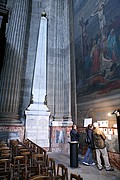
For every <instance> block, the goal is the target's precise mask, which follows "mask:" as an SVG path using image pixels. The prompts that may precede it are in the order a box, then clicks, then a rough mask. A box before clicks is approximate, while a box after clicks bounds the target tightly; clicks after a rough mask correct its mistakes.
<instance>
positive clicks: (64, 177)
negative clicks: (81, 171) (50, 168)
mask: <svg viewBox="0 0 120 180" xmlns="http://www.w3.org/2000/svg"><path fill="white" fill-rule="evenodd" d="M53 179H54V180H68V169H67V168H66V167H65V166H64V165H63V164H58V165H57V174H56V176H53Z"/></svg>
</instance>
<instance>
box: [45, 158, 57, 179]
mask: <svg viewBox="0 0 120 180" xmlns="http://www.w3.org/2000/svg"><path fill="white" fill-rule="evenodd" d="M47 173H48V174H49V175H52V176H56V166H55V160H54V159H53V158H48V163H47Z"/></svg>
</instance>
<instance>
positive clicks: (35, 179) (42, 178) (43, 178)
mask: <svg viewBox="0 0 120 180" xmlns="http://www.w3.org/2000/svg"><path fill="white" fill-rule="evenodd" d="M31 180H50V177H49V176H42V175H36V176H33V177H31Z"/></svg>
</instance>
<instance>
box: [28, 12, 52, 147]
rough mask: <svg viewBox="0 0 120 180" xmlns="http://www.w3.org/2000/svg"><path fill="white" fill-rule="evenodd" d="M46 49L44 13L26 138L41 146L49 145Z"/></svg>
mask: <svg viewBox="0 0 120 180" xmlns="http://www.w3.org/2000/svg"><path fill="white" fill-rule="evenodd" d="M46 50H47V18H46V13H42V16H41V21H40V28H39V35H38V45H37V54H36V63H35V70H34V78H33V88H32V96H33V103H32V104H30V106H29V107H28V108H27V110H26V111H25V114H26V138H29V139H30V140H32V141H33V142H35V143H36V144H37V145H39V146H41V147H49V116H50V112H49V109H48V108H47V106H46V101H45V99H46V55H47V53H46Z"/></svg>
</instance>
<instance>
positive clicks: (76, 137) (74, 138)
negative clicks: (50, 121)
mask: <svg viewBox="0 0 120 180" xmlns="http://www.w3.org/2000/svg"><path fill="white" fill-rule="evenodd" d="M70 137H71V141H78V140H79V137H80V135H79V133H78V132H77V127H76V125H73V126H72V130H71V131H70Z"/></svg>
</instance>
